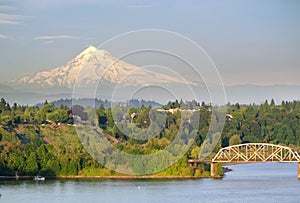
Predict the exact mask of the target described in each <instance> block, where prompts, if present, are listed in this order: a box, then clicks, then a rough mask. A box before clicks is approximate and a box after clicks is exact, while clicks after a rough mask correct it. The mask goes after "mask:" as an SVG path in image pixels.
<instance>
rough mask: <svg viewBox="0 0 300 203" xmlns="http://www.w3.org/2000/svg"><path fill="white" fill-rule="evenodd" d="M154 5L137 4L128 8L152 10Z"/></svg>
mask: <svg viewBox="0 0 300 203" xmlns="http://www.w3.org/2000/svg"><path fill="white" fill-rule="evenodd" d="M151 7H153V5H148V4H145V5H143V4H136V5H128V6H127V8H137V9H138V8H151Z"/></svg>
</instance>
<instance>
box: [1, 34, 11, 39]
mask: <svg viewBox="0 0 300 203" xmlns="http://www.w3.org/2000/svg"><path fill="white" fill-rule="evenodd" d="M10 38H11V37H9V36H7V35H2V34H0V39H10Z"/></svg>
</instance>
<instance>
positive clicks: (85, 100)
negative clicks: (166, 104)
mask: <svg viewBox="0 0 300 203" xmlns="http://www.w3.org/2000/svg"><path fill="white" fill-rule="evenodd" d="M49 103H50V104H53V105H54V106H56V107H57V108H59V107H60V106H61V105H65V106H67V107H69V108H71V107H72V105H74V104H79V105H82V106H85V107H87V106H91V107H95V108H98V107H99V106H100V105H101V104H102V105H103V106H104V108H109V107H111V106H112V105H113V106H114V105H116V104H121V105H128V106H130V107H135V108H140V107H141V106H142V105H144V106H152V107H158V106H162V104H160V103H157V102H155V101H146V100H138V99H131V100H129V101H127V102H117V103H114V104H112V102H110V101H108V100H101V99H88V98H82V99H74V100H72V99H60V100H56V101H52V102H49ZM44 105H45V103H38V104H36V105H35V106H37V107H39V108H41V107H43V106H44ZM93 105H94V106H93Z"/></svg>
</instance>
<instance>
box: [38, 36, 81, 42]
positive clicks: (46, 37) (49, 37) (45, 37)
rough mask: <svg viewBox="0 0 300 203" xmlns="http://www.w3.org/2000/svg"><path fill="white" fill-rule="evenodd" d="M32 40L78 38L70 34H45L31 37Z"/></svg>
mask: <svg viewBox="0 0 300 203" xmlns="http://www.w3.org/2000/svg"><path fill="white" fill-rule="evenodd" d="M33 39H34V40H48V41H50V40H55V39H79V37H77V36H72V35H46V36H39V37H35V38H33Z"/></svg>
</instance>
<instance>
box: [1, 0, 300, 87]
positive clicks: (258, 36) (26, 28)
mask: <svg viewBox="0 0 300 203" xmlns="http://www.w3.org/2000/svg"><path fill="white" fill-rule="evenodd" d="M299 11H300V1H297V0H248V1H247V0H245V1H238V0H227V1H217V0H216V1H214V0H207V1H202V0H190V1H176V0H175V1H174V0H164V1H161V0H152V1H150V0H139V1H138V0H119V1H118V0H111V1H108V0H51V1H50V0H49V1H46V0H22V1H19V0H9V1H6V0H0V59H1V60H0V66H1V75H0V83H3V82H5V81H7V80H12V79H15V78H17V77H20V76H23V75H26V74H29V73H33V72H36V71H41V70H49V69H51V68H54V67H57V66H61V65H64V64H65V63H66V62H67V61H68V60H70V59H71V58H73V57H74V56H76V55H77V54H78V53H80V52H81V51H82V50H83V49H84V48H86V47H87V46H89V45H94V46H97V45H99V44H101V43H102V42H104V41H106V40H108V39H110V38H111V37H114V36H115V35H118V34H121V33H124V32H128V31H132V30H136V29H147V28H155V29H165V30H171V31H174V32H178V33H180V34H183V35H185V36H187V37H189V38H191V39H192V40H194V41H195V42H197V43H198V44H199V45H201V46H202V47H203V48H204V49H205V50H206V52H207V53H208V54H209V55H210V57H211V58H212V59H213V61H214V62H215V63H216V65H217V67H218V69H219V71H220V73H221V76H222V78H223V81H224V83H225V84H226V85H236V84H259V85H274V84H291V85H300V80H299V78H300V60H299V58H300V51H299V48H300V12H299Z"/></svg>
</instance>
